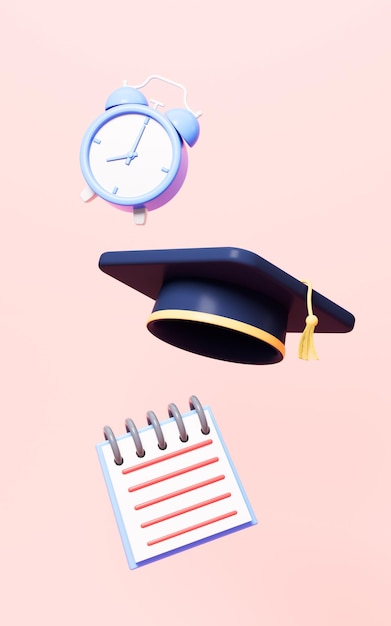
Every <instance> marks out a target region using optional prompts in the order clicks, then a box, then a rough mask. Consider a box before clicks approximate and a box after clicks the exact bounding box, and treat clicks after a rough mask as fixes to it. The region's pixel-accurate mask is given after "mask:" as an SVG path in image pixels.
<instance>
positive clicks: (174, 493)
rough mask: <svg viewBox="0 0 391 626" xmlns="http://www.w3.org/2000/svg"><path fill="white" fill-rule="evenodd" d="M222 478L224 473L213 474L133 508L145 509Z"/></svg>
mask: <svg viewBox="0 0 391 626" xmlns="http://www.w3.org/2000/svg"><path fill="white" fill-rule="evenodd" d="M224 478H225V476H224V474H220V476H214V477H213V478H209V480H203V481H202V482H201V483H196V484H195V485H190V487H184V488H183V489H178V491H172V492H171V493H165V494H164V496H159V498H154V499H153V500H147V501H146V502H141V503H140V504H136V506H135V507H134V508H135V510H136V511H138V510H140V509H145V507H147V506H152V505H153V504H158V503H159V502H164V500H169V499H170V498H175V497H176V496H181V495H182V494H184V493H188V492H189V491H194V489H201V487H207V485H212V484H213V483H217V482H218V481H219V480H224Z"/></svg>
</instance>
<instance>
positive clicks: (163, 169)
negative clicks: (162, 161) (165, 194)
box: [161, 167, 170, 174]
mask: <svg viewBox="0 0 391 626" xmlns="http://www.w3.org/2000/svg"><path fill="white" fill-rule="evenodd" d="M161 171H162V172H164V173H165V174H168V172H169V171H170V170H169V169H168V167H162V168H161Z"/></svg>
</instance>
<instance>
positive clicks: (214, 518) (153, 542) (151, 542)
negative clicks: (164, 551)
mask: <svg viewBox="0 0 391 626" xmlns="http://www.w3.org/2000/svg"><path fill="white" fill-rule="evenodd" d="M232 515H237V511H230V512H229V513H224V515H219V516H218V517H213V518H212V519H208V520H206V521H205V522H200V523H199V524H194V526H188V528H182V530H177V531H176V532H175V533H170V534H169V535H165V536H164V537H159V538H158V539H152V541H148V543H147V546H154V545H155V544H156V543H160V542H161V541H167V540H168V539H173V538H174V537H178V536H179V535H184V534H185V533H189V532H191V531H192V530H197V528H202V527H203V526H208V524H214V523H215V522H220V520H222V519H226V518H227V517H232Z"/></svg>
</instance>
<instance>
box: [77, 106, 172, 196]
mask: <svg viewBox="0 0 391 626" xmlns="http://www.w3.org/2000/svg"><path fill="white" fill-rule="evenodd" d="M89 161H90V166H91V173H92V175H93V177H94V178H95V180H96V181H97V182H98V183H99V185H101V187H103V189H104V190H105V191H107V193H110V194H114V195H115V196H116V197H121V198H137V197H141V196H145V194H148V193H150V192H152V191H153V190H154V189H155V188H156V187H158V186H159V185H160V184H161V183H163V181H164V179H165V178H166V176H167V174H168V173H169V172H170V168H171V166H172V162H173V146H172V142H171V139H170V137H169V135H168V133H167V132H166V130H165V129H164V127H163V126H162V125H161V124H159V122H157V121H156V120H155V119H153V118H152V117H149V116H147V115H141V114H139V113H128V114H123V115H119V116H118V117H115V118H113V119H111V120H109V121H108V122H107V123H106V124H104V125H103V126H102V127H101V128H100V129H99V130H98V131H97V132H96V134H95V136H94V138H93V140H92V142H91V145H90V152H89Z"/></svg>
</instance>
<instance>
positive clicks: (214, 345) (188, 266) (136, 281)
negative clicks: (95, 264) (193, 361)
mask: <svg viewBox="0 0 391 626" xmlns="http://www.w3.org/2000/svg"><path fill="white" fill-rule="evenodd" d="M99 267H100V269H101V270H102V271H103V272H105V273H106V274H109V275H110V276H112V277H113V278H116V279H117V280H119V281H121V282H123V283H125V285H128V286H129V287H132V288H133V289H136V291H139V292H140V293H143V294H145V295H146V296H148V297H149V298H152V299H153V300H155V305H154V307H153V311H152V313H151V315H150V316H149V318H148V320H147V328H148V330H149V331H150V332H151V333H152V334H153V335H155V336H156V337H158V338H159V339H162V340H163V341H166V342H167V343H169V344H172V345H174V346H177V347H178V348H182V349H183V350H188V351H189V352H194V353H197V354H201V355H203V356H208V357H212V358H215V359H221V360H224V361H232V362H236V363H248V364H256V365H261V364H269V363H278V362H279V361H281V360H282V359H283V358H284V355H285V337H286V333H287V332H300V333H303V335H302V340H301V345H300V349H299V356H300V357H301V358H309V357H311V356H312V357H313V358H317V356H316V353H315V352H314V348H313V345H312V339H311V337H312V334H313V331H314V328H315V326H316V331H317V332H320V333H346V332H349V331H350V330H352V328H353V326H354V321H355V320H354V317H353V315H352V314H351V313H349V312H348V311H346V310H345V309H343V308H341V307H340V306H338V305H337V304H335V303H334V302H332V301H331V300H329V299H328V298H326V297H325V296H322V295H321V294H319V293H317V292H316V291H313V290H312V287H311V285H310V284H309V283H306V284H305V283H304V282H302V281H300V280H297V279H296V278H293V277H292V276H290V275H289V274H287V273H286V272H284V271H282V270H280V269H279V268H278V267H276V266H275V265H273V264H272V263H269V262H268V261H266V260H265V259H263V258H262V257H260V256H258V255H257V254H255V253H253V252H249V251H248V250H243V249H240V248H230V247H224V248H192V249H174V250H137V251H125V252H105V253H104V254H102V255H101V257H100V260H99ZM303 327H305V330H304V332H303ZM300 351H301V354H300Z"/></svg>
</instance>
